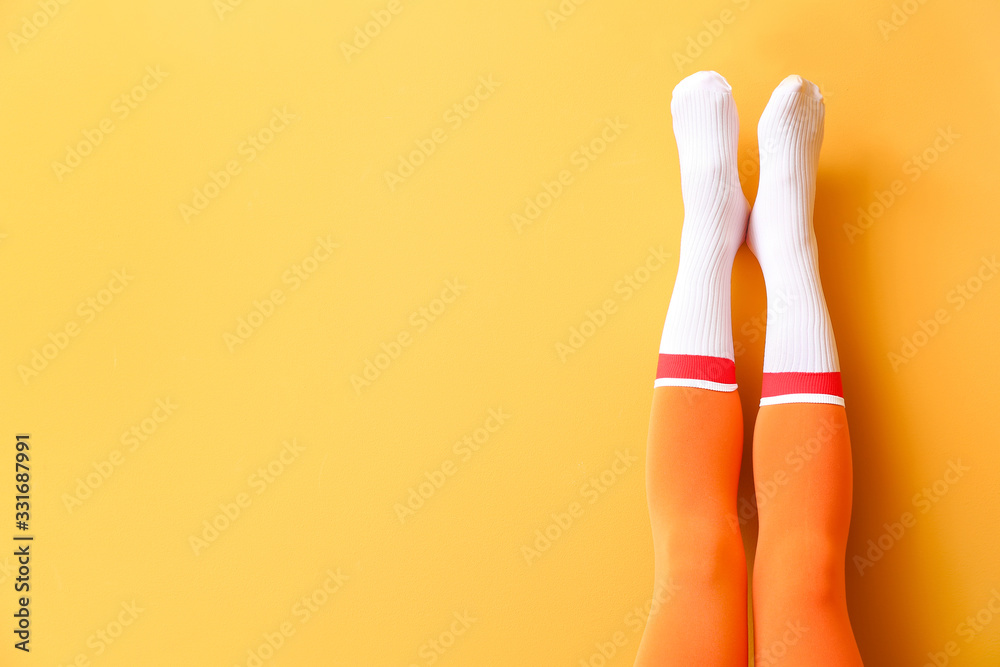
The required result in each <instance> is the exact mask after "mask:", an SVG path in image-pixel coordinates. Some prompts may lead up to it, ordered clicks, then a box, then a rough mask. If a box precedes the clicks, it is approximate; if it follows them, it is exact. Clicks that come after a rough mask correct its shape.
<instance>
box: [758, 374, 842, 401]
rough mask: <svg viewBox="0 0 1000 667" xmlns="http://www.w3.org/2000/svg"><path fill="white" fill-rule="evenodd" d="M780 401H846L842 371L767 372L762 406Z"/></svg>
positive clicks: (761, 395)
mask: <svg viewBox="0 0 1000 667" xmlns="http://www.w3.org/2000/svg"><path fill="white" fill-rule="evenodd" d="M780 403H829V404H832V405H843V404H844V387H843V384H842V383H841V381H840V372H839V371H834V372H829V373H764V378H763V382H762V383H761V388H760V404H761V405H777V404H780Z"/></svg>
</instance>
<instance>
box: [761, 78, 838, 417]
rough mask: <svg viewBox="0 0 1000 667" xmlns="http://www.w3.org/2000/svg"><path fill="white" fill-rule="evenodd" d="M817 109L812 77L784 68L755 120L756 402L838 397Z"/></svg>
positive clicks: (820, 105)
mask: <svg viewBox="0 0 1000 667" xmlns="http://www.w3.org/2000/svg"><path fill="white" fill-rule="evenodd" d="M823 114H824V109H823V96H822V95H821V94H820V92H819V89H818V88H817V87H816V85H815V84H813V83H810V82H809V81H805V80H803V79H802V77H799V76H790V77H788V78H787V79H785V80H784V81H782V82H781V83H780V84H779V85H778V87H777V88H776V89H775V91H774V93H772V95H771V99H770V101H769V102H768V103H767V107H766V108H765V109H764V113H763V114H762V115H761V117H760V124H759V125H758V128H757V138H758V142H759V145H760V185H759V188H758V190H757V201H756V202H755V203H754V207H753V211H752V212H751V214H750V223H749V227H748V229H747V245H748V246H749V247H750V250H751V251H753V254H754V255H756V257H757V261H758V262H760V268H761V270H762V271H763V273H764V282H765V283H766V285H767V302H768V312H767V336H766V342H765V344H764V379H763V387H762V391H761V400H760V404H761V405H772V404H775V403H834V404H837V405H843V404H844V399H843V391H842V389H841V383H840V361H839V359H838V358H837V344H836V342H835V340H834V337H833V326H832V325H831V323H830V313H829V311H828V310H827V307H826V299H825V298H824V296H823V285H822V284H821V283H820V277H819V255H818V253H817V248H816V234H815V231H814V230H813V201H814V199H815V195H816V167H817V163H818V162H819V149H820V145H821V144H822V143H823Z"/></svg>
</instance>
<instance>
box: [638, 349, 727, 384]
mask: <svg viewBox="0 0 1000 667" xmlns="http://www.w3.org/2000/svg"><path fill="white" fill-rule="evenodd" d="M660 378H686V379H690V380H708V381H709V382H719V383H721V384H736V364H735V363H734V362H733V360H732V359H726V358H725V357H706V356H702V355H700V354H661V355H660V360H659V363H657V365H656V379H657V380H659V379H660Z"/></svg>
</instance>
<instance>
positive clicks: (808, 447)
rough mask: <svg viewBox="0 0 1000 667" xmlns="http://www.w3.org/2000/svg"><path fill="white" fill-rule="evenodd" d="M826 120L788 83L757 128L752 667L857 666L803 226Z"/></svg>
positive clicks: (836, 448) (822, 334) (825, 336)
mask: <svg viewBox="0 0 1000 667" xmlns="http://www.w3.org/2000/svg"><path fill="white" fill-rule="evenodd" d="M823 116H824V108H823V98H822V96H821V95H820V94H819V90H818V89H817V88H816V86H815V85H813V84H811V83H809V82H807V81H804V80H803V79H801V78H800V77H794V76H793V77H789V78H787V79H785V81H783V82H782V83H781V85H779V86H778V88H777V89H776V90H775V91H774V94H773V95H772V96H771V100H770V102H768V105H767V108H766V109H765V110H764V113H763V115H762V116H761V119H760V125H759V127H758V138H759V143H760V151H761V171H760V188H759V190H758V195H757V201H756V203H755V204H754V210H753V213H752V214H751V216H750V224H749V229H748V232H747V243H748V245H749V246H750V249H751V250H752V251H753V253H754V254H755V255H756V256H757V259H758V261H759V262H760V266H761V270H762V271H763V273H764V281H765V283H766V285H767V299H768V304H769V309H768V322H767V339H766V342H765V346H764V382H763V387H762V391H761V408H760V412H759V413H758V415H757V423H756V426H755V428H754V443H753V462H754V482H755V485H756V488H757V493H758V508H759V514H758V518H759V521H760V533H759V536H758V542H757V553H756V558H755V561H754V571H753V613H754V653H755V655H756V664H757V666H758V667H769V666H771V665H778V664H781V665H787V666H788V667H800V666H801V667H806V666H808V667H824V666H827V665H829V666H830V667H833V666H836V667H858V666H860V665H861V664H862V663H861V657H860V655H859V653H858V648H857V644H856V642H855V640H854V634H853V632H852V630H851V623H850V620H849V618H848V615H847V599H846V594H845V590H844V559H845V552H846V547H847V534H848V529H849V527H850V519H851V483H852V482H851V479H852V477H851V445H850V436H849V435H848V429H847V413H846V412H845V410H844V399H843V393H842V390H841V383H840V361H839V358H838V355H837V346H836V342H835V340H834V336H833V327H832V324H831V322H830V315H829V312H828V310H827V307H826V300H825V298H824V296H823V287H822V284H821V283H820V277H819V260H818V252H817V245H816V236H815V232H814V230H813V221H812V213H813V201H814V197H815V188H816V168H817V164H818V160H819V149H820V145H821V144H822V140H823ZM764 490H769V491H768V492H766V493H762V491H764Z"/></svg>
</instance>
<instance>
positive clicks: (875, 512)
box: [733, 156, 956, 665]
mask: <svg viewBox="0 0 1000 667" xmlns="http://www.w3.org/2000/svg"><path fill="white" fill-rule="evenodd" d="M871 159H875V158H871ZM855 164H856V165H857V167H856V168H854V169H852V170H850V171H837V170H830V169H825V170H824V169H821V171H820V173H819V178H818V182H817V188H816V190H817V191H816V210H815V227H816V236H817V241H818V244H819V252H820V271H821V274H822V279H823V287H824V291H825V294H826V299H827V304H828V307H829V309H830V314H831V317H832V319H833V326H834V330H835V332H836V336H837V344H838V348H839V353H840V363H841V370H842V373H843V381H844V393H845V397H846V400H847V410H848V418H849V421H850V429H851V444H852V452H853V462H854V507H853V515H852V521H851V534H850V539H849V542H848V546H847V557H846V562H845V567H846V579H847V597H848V606H849V608H850V614H851V621H852V624H853V627H854V632H855V635H856V637H857V640H858V644H859V646H860V649H861V654H862V656H863V657H864V659H865V661H866V663H867V664H872V665H883V664H884V665H890V664H916V665H920V664H923V661H925V660H926V652H927V651H928V650H932V649H934V644H933V640H930V644H929V645H928V646H924V644H925V643H926V642H919V641H914V638H917V637H927V638H935V637H938V636H939V635H940V630H941V627H948V625H949V623H950V622H951V619H940V620H939V619H938V618H937V617H936V614H935V611H934V610H935V608H945V609H950V608H954V606H955V604H954V603H955V602H956V601H955V600H942V599H941V597H940V593H939V591H940V590H945V591H953V590H955V586H954V585H952V584H953V583H954V581H953V579H952V578H950V577H949V572H948V571H947V569H946V568H945V567H943V566H942V563H947V562H949V561H950V560H952V558H951V554H949V548H948V545H947V544H945V543H944V541H943V540H938V541H936V542H935V540H934V539H933V536H929V535H924V536H923V538H922V539H921V542H920V546H921V547H922V548H921V550H920V551H917V550H916V547H917V543H916V541H910V542H907V541H906V540H905V535H904V536H903V537H902V538H901V539H900V538H898V537H895V536H894V535H893V533H891V532H889V531H890V530H894V531H897V534H898V527H897V526H895V525H894V524H897V523H898V522H899V521H900V516H901V515H902V514H903V512H906V511H912V510H913V505H912V503H911V498H912V497H913V495H914V494H915V493H917V492H918V491H919V490H920V489H921V488H922V487H923V486H924V485H925V484H926V481H927V480H924V479H921V478H920V477H919V476H918V475H917V474H916V472H915V470H914V467H913V465H912V464H911V458H910V457H909V453H910V451H909V449H908V443H911V442H913V437H912V436H913V432H912V430H911V427H910V426H909V425H908V424H907V423H905V421H904V420H902V419H900V418H899V415H901V414H904V411H903V406H902V405H901V399H900V397H899V396H898V394H897V392H896V391H895V386H896V376H895V375H894V374H892V373H891V372H890V371H891V369H890V366H889V365H888V362H887V360H886V350H884V349H881V348H880V347H879V346H878V344H877V343H875V342H874V341H877V340H880V339H884V338H886V337H885V336H880V335H877V332H878V331H879V328H880V327H882V326H885V325H886V323H885V322H884V321H883V320H882V319H880V318H879V315H878V314H879V312H880V306H879V301H878V299H879V297H878V294H879V290H878V289H876V288H875V286H874V285H873V284H872V281H873V280H874V279H875V278H874V273H873V271H872V267H873V266H876V265H877V262H878V257H876V256H875V255H874V252H875V250H874V249H875V248H876V247H878V246H877V245H876V244H874V243H868V242H866V241H870V239H865V238H861V239H856V240H855V242H854V243H851V242H850V240H849V239H848V235H847V234H846V233H845V230H844V224H845V223H851V222H853V221H854V220H855V219H856V218H857V211H858V208H859V206H862V205H863V204H864V203H865V202H867V201H868V200H869V199H870V197H871V193H872V192H873V191H874V190H875V189H876V188H877V186H878V184H877V183H874V182H873V180H872V177H871V176H870V174H871V173H873V172H875V171H877V170H876V169H873V168H872V165H873V164H874V163H873V162H872V161H871V160H870V159H865V158H864V157H863V156H859V158H858V159H857V161H856V163H855ZM866 170H867V171H866ZM744 176H745V180H750V179H747V178H746V176H747V175H744ZM750 176H752V175H750ZM752 185H753V184H747V187H748V192H751V193H752V192H753V191H755V190H756V188H755V187H752ZM766 311H767V300H766V292H765V289H764V281H763V277H762V276H761V273H760V268H759V266H758V264H757V261H756V259H755V258H754V257H753V255H752V254H751V253H750V252H749V250H748V249H747V248H746V247H743V248H741V249H740V252H739V254H738V255H737V258H736V264H735V267H734V274H733V339H734V349H735V353H736V372H737V382H738V383H739V386H740V398H741V401H742V403H743V420H744V443H743V468H742V471H741V474H740V487H739V503H740V505H739V507H738V508H737V510H738V513H739V516H740V521H741V526H742V530H743V540H744V545H745V547H746V551H747V565H748V568H749V569H750V571H751V572H752V568H753V558H754V551H755V549H756V544H757V528H758V526H757V513H756V503H755V498H754V485H753V467H752V461H753V459H752V455H753V453H752V444H753V425H754V421H755V420H756V416H757V410H758V402H759V400H760V382H761V373H762V365H763V356H764V334H765V327H766ZM887 525H888V528H887ZM880 538H881V541H882V544H881V546H879V540H880ZM897 540H900V543H899V545H898V546H897V545H896V541H897ZM869 541H871V542H869ZM890 542H892V544H890ZM873 544H874V548H873V547H872V545H873ZM928 544H931V545H934V546H933V548H932V549H928V548H926V545H928ZM886 546H888V547H889V548H888V549H885V547H886ZM893 546H896V548H895V549H893V548H892V547H893ZM929 571H932V572H934V579H935V582H936V583H935V590H934V591H930V590H929V589H927V588H926V587H922V586H921V581H925V582H926V581H927V577H926V573H927V572H929ZM927 600H933V601H934V604H930V603H928V602H927Z"/></svg>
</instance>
